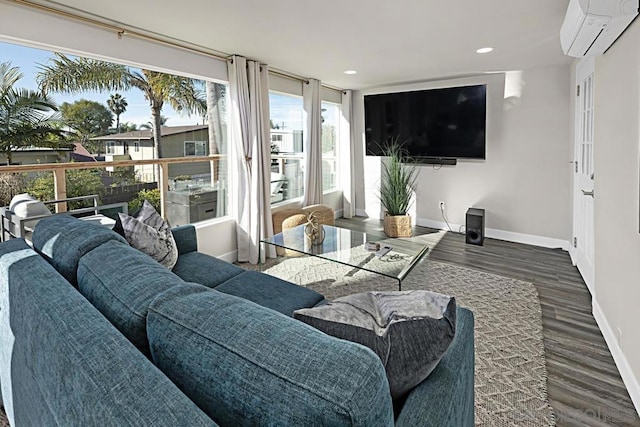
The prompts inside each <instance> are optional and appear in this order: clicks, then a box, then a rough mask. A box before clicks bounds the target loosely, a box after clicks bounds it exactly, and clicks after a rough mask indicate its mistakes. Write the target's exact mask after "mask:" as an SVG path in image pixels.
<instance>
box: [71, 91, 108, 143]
mask: <svg viewBox="0 0 640 427" xmlns="http://www.w3.org/2000/svg"><path fill="white" fill-rule="evenodd" d="M60 112H61V113H62V120H63V121H64V123H65V124H66V125H67V126H68V127H69V128H71V129H72V130H73V132H74V134H75V136H76V137H78V138H79V139H80V142H82V144H83V145H85V146H86V147H87V149H88V150H89V151H91V152H93V153H98V154H99V153H100V151H101V148H102V146H103V143H100V142H92V141H90V140H89V139H90V138H92V137H94V136H100V135H104V134H106V133H107V131H108V130H109V127H110V126H111V123H112V122H113V114H112V113H111V111H109V109H108V108H107V107H105V106H104V105H102V104H100V103H99V102H95V101H89V100H86V99H81V100H79V101H75V102H73V103H71V104H69V103H67V102H65V103H63V104H62V105H61V106H60Z"/></svg>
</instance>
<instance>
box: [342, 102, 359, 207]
mask: <svg viewBox="0 0 640 427" xmlns="http://www.w3.org/2000/svg"><path fill="white" fill-rule="evenodd" d="M351 100H352V95H351V91H350V90H345V91H343V92H342V111H341V112H342V114H341V115H340V181H341V182H342V183H343V185H342V204H343V213H342V216H344V217H345V218H352V217H353V216H355V210H356V201H355V195H356V189H355V183H356V181H355V179H354V178H353V177H352V176H351V174H352V173H353V171H354V170H355V165H354V161H355V154H354V146H355V144H354V141H355V138H354V136H353V135H352V130H353V129H354V127H353V126H351V123H353V106H352V103H351Z"/></svg>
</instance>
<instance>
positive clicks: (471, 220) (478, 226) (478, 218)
mask: <svg viewBox="0 0 640 427" xmlns="http://www.w3.org/2000/svg"><path fill="white" fill-rule="evenodd" d="M466 230H467V231H466V235H467V236H466V239H465V241H466V242H467V243H469V244H470V245H479V246H482V244H483V243H484V209H477V208H469V209H468V210H467V215H466Z"/></svg>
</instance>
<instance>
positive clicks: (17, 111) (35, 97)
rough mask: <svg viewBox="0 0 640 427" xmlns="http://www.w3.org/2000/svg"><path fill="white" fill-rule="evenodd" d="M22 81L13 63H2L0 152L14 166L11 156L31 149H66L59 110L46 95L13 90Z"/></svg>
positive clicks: (0, 64) (0, 71)
mask: <svg viewBox="0 0 640 427" xmlns="http://www.w3.org/2000/svg"><path fill="white" fill-rule="evenodd" d="M22 77H23V74H22V73H21V72H20V70H19V69H18V67H12V66H11V63H10V62H2V63H0V152H2V153H4V154H5V155H6V156H7V164H11V161H12V152H13V151H14V150H15V149H16V148H19V147H26V146H30V145H38V146H41V147H42V146H46V147H51V148H60V147H61V146H62V145H65V144H64V143H63V141H62V140H61V139H60V138H59V136H60V135H62V134H63V132H62V130H61V129H60V123H59V120H58V115H57V114H56V112H57V111H58V107H57V106H56V105H55V103H54V102H53V100H51V99H50V98H48V97H47V96H46V95H44V94H42V93H40V92H36V91H32V90H28V89H16V88H15V87H14V86H15V85H16V83H17V82H18V81H19V80H20V79H21V78H22Z"/></svg>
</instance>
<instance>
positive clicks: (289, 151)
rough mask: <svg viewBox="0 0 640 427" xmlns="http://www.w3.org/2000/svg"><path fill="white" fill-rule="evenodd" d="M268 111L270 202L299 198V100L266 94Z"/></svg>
mask: <svg viewBox="0 0 640 427" xmlns="http://www.w3.org/2000/svg"><path fill="white" fill-rule="evenodd" d="M269 109H270V111H271V203H278V202H281V201H283V200H289V199H295V198H298V197H302V195H303V194H304V158H303V149H302V121H303V117H304V110H303V107H302V97H300V96H293V95H285V94H282V93H277V92H270V93H269Z"/></svg>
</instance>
